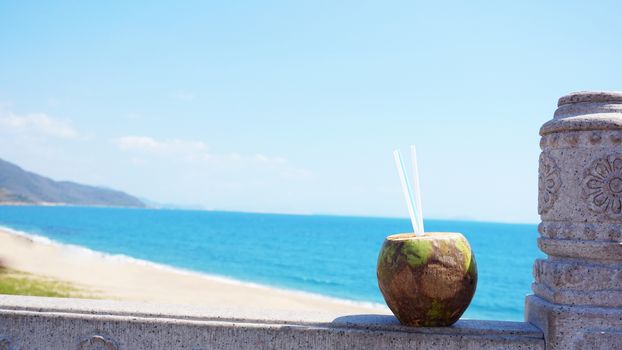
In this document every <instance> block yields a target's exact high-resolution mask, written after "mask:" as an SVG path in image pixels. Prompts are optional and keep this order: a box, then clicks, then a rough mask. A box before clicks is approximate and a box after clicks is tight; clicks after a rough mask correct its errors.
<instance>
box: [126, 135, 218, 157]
mask: <svg viewBox="0 0 622 350" xmlns="http://www.w3.org/2000/svg"><path fill="white" fill-rule="evenodd" d="M114 143H115V144H116V145H117V147H119V149H121V150H124V151H138V152H144V153H154V154H172V153H175V154H182V155H192V154H202V153H205V152H207V145H206V144H204V143H203V142H200V141H186V140H180V139H172V140H162V141H158V140H156V139H154V138H151V137H148V136H123V137H120V138H118V139H115V140H114Z"/></svg>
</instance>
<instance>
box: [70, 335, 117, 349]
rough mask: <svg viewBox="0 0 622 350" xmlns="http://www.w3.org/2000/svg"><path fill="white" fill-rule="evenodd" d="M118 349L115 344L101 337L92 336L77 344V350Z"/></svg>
mask: <svg viewBox="0 0 622 350" xmlns="http://www.w3.org/2000/svg"><path fill="white" fill-rule="evenodd" d="M118 349H119V348H118V347H117V346H116V345H115V343H114V342H113V341H112V340H110V339H106V338H104V337H102V336H101V335H94V336H92V337H90V338H88V339H84V340H83V341H81V342H80V344H78V350H118Z"/></svg>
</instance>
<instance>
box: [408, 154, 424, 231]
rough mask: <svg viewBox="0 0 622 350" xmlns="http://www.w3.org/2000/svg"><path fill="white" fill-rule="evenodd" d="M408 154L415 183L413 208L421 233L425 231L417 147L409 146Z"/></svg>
mask: <svg viewBox="0 0 622 350" xmlns="http://www.w3.org/2000/svg"><path fill="white" fill-rule="evenodd" d="M410 156H411V159H412V163H413V164H412V167H413V182H414V184H415V208H416V209H417V218H418V219H419V222H418V225H417V226H418V227H419V229H420V230H421V234H423V233H425V229H424V228H423V208H422V206H421V188H420V187H419V168H418V166H417V148H416V147H415V145H411V146H410Z"/></svg>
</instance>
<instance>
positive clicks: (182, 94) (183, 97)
mask: <svg viewBox="0 0 622 350" xmlns="http://www.w3.org/2000/svg"><path fill="white" fill-rule="evenodd" d="M172 96H173V98H174V99H176V100H180V101H192V100H194V99H195V97H196V95H195V94H194V93H192V92H189V91H177V92H175V93H173V94H172Z"/></svg>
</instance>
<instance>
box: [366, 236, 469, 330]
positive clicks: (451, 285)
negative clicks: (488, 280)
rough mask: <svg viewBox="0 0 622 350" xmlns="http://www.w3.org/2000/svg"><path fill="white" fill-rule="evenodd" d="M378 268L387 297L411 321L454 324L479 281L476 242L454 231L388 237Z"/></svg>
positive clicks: (423, 324) (415, 323) (399, 316)
mask: <svg viewBox="0 0 622 350" xmlns="http://www.w3.org/2000/svg"><path fill="white" fill-rule="evenodd" d="M377 274H378V285H379V287H380V291H381V292H382V295H383V296H384V300H385V301H386V302H387V305H388V306H389V308H390V309H391V311H393V314H394V315H395V316H396V317H397V319H398V320H399V321H400V322H401V323H402V324H404V325H408V326H417V327H440V326H450V325H452V324H453V323H455V322H456V321H457V320H458V319H459V318H460V316H461V315H462V313H464V311H465V310H466V308H467V307H468V306H469V303H470V302H471V299H472V298H473V294H474V293H475V288H476V286H477V265H476V263H475V256H474V255H473V252H472V251H471V246H470V245H469V242H468V241H467V240H466V238H464V236H463V235H461V234H459V233H453V232H430V233H425V234H423V235H420V236H415V235H414V234H398V235H392V236H389V237H387V239H386V240H385V241H384V244H383V245H382V249H381V250H380V255H379V256H378V269H377Z"/></svg>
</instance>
